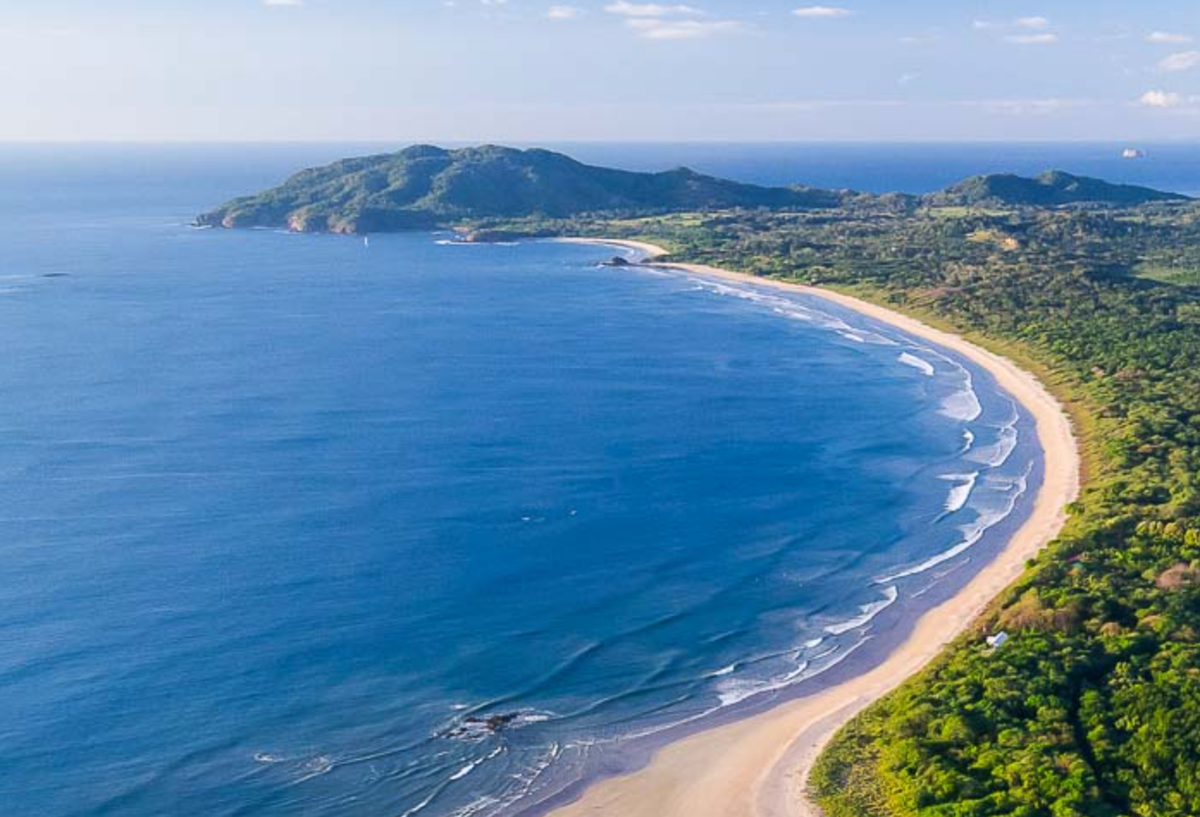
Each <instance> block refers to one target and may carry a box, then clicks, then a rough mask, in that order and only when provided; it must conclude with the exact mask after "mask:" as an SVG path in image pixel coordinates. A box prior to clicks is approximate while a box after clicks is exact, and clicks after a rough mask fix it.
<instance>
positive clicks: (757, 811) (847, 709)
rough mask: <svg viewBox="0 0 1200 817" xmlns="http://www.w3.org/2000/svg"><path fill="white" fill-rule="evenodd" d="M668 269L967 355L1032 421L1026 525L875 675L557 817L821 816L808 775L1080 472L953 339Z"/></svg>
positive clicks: (1005, 366) (1028, 538)
mask: <svg viewBox="0 0 1200 817" xmlns="http://www.w3.org/2000/svg"><path fill="white" fill-rule="evenodd" d="M564 240H567V241H571V242H573V243H588V244H607V245H611V246H615V247H622V248H626V249H631V250H634V251H636V252H637V253H639V254H642V255H643V256H644V257H646V258H653V257H654V256H658V255H665V254H666V251H665V250H663V249H662V248H660V247H657V246H655V245H653V244H647V243H645V242H636V241H610V240H597V239H564ZM664 266H667V267H671V268H675V269H680V270H685V271H688V272H693V273H699V274H703V275H706V276H712V277H718V278H726V279H730V280H734V281H738V282H742V283H745V282H751V283H754V284H757V285H759V286H767V287H774V288H778V289H782V290H788V291H792V292H802V293H805V294H809V295H815V296H817V297H820V298H824V299H826V300H828V301H832V302H834V303H838V304H841V305H843V306H846V307H849V308H851V309H854V310H856V311H858V312H860V313H862V314H864V315H868V316H870V317H872V318H875V319H877V320H881V321H885V322H887V323H889V324H891V325H892V326H895V327H897V328H898V329H901V330H903V331H905V332H907V333H909V334H912V335H915V336H917V337H920V338H923V339H925V340H928V341H931V342H932V343H935V344H938V345H940V346H943V347H945V348H948V349H952V350H954V351H955V352H958V353H959V354H961V355H963V356H964V357H966V358H969V359H970V360H972V361H974V362H975V363H977V364H978V365H980V366H982V367H984V368H985V369H987V370H988V371H989V372H991V373H992V374H993V375H994V376H995V378H996V380H997V382H998V383H999V384H1000V386H1001V387H1002V388H1003V389H1004V390H1005V391H1007V392H1008V393H1009V394H1010V395H1012V396H1013V397H1014V398H1016V399H1017V400H1018V401H1019V402H1020V403H1021V404H1022V405H1024V406H1025V408H1026V410H1027V411H1028V412H1029V413H1030V415H1032V417H1033V418H1034V422H1035V424H1036V426H1037V432H1038V437H1039V439H1040V442H1041V447H1042V451H1043V456H1044V463H1045V476H1044V481H1043V484H1042V487H1041V490H1040V491H1039V492H1038V494H1037V497H1036V499H1035V501H1034V507H1033V510H1032V512H1031V513H1030V515H1029V518H1028V519H1027V520H1026V521H1025V523H1024V524H1023V525H1022V526H1021V527H1020V529H1019V530H1018V531H1017V532H1016V533H1015V534H1014V535H1013V536H1012V538H1011V539H1010V541H1009V542H1008V543H1007V545H1006V546H1005V547H1004V549H1003V551H1002V552H1001V553H1000V555H998V556H997V557H996V558H995V559H994V560H993V561H992V562H990V563H989V564H988V565H987V566H985V567H984V568H983V569H982V570H980V572H979V573H978V574H977V575H976V576H975V577H974V578H972V579H971V580H970V581H969V582H968V583H967V584H966V585H965V586H964V587H963V589H962V590H961V591H960V592H959V593H958V594H956V595H955V596H954V597H953V598H951V599H950V600H948V601H946V602H944V603H943V604H941V605H939V606H938V607H935V608H934V609H932V610H930V611H928V612H927V613H925V614H924V615H923V616H922V617H921V618H920V619H919V620H918V621H917V622H916V625H915V627H914V628H913V630H912V633H911V635H910V636H909V637H908V638H907V639H906V640H904V641H903V642H902V643H901V644H900V645H899V646H898V647H897V648H896V649H895V650H893V651H892V652H891V654H889V655H888V656H887V657H886V658H885V659H884V660H883V662H882V663H880V664H879V665H877V666H876V667H875V668H874V669H871V670H870V671H868V672H866V673H864V674H862V675H859V676H857V677H855V678H853V679H851V680H849V681H846V682H845V683H841V684H837V685H834V686H830V687H827V688H825V689H823V690H822V691H820V692H817V693H815V694H813V695H810V696H808V697H804V698H799V699H797V700H794V701H791V702H788V703H785V704H782V705H780V706H779V707H776V708H775V709H772V710H769V711H767V712H764V713H762V714H759V715H755V716H753V717H749V718H747V719H745V720H741V721H737V722H735V723H730V724H727V725H724V726H719V727H716V728H714V729H711V730H709V731H704V732H699V733H697V734H694V735H691V736H690V737H687V738H684V739H682V740H680V741H678V742H676V743H672V744H669V745H667V746H665V747H663V748H662V749H661V750H659V751H658V753H657V754H655V756H654V757H653V759H652V760H651V762H650V764H649V765H647V766H646V767H645V768H643V769H641V770H640V771H637V772H634V773H633V774H630V775H626V776H623V777H615V778H611V779H607V780H602V781H600V782H598V783H596V784H595V785H593V786H591V787H590V788H588V789H587V790H586V791H585V792H584V794H583V796H582V797H581V798H580V799H579V800H577V801H576V802H574V803H572V804H570V805H567V806H565V807H563V808H561V809H558V810H556V811H554V812H553V815H554V817H582V815H592V816H594V815H606V816H607V817H796V816H797V815H805V816H806V817H810V816H812V815H818V814H819V813H820V812H819V811H818V810H817V809H816V808H815V807H813V806H812V805H811V804H809V803H808V802H807V801H806V799H805V798H804V792H803V787H804V783H805V781H806V779H807V777H808V772H809V769H810V768H811V767H812V763H813V761H814V760H815V758H816V757H817V755H818V754H819V753H820V750H821V748H822V747H823V746H824V745H825V743H826V742H827V741H828V740H829V739H830V737H832V735H833V734H834V733H835V732H836V731H837V730H838V728H839V727H841V726H842V725H843V724H844V723H845V722H846V721H847V720H849V719H850V718H851V717H852V716H853V715H854V714H856V713H857V712H859V711H861V710H862V709H863V708H864V707H866V706H867V705H868V704H870V703H871V702H872V701H874V700H876V699H878V698H879V697H881V696H882V695H885V694H886V693H887V692H889V691H890V690H892V689H894V688H895V687H896V686H897V685H899V684H900V683H901V682H903V681H904V680H905V679H906V678H908V677H909V676H911V675H913V674H914V673H916V672H917V671H918V670H920V669H921V668H922V667H923V666H925V665H926V664H927V663H928V662H929V661H930V660H931V659H932V658H933V657H934V656H936V655H937V654H938V652H940V650H941V649H942V647H943V646H944V645H945V644H946V643H948V642H949V641H951V640H952V639H953V638H954V637H955V636H957V635H958V634H960V633H961V632H962V631H963V630H964V629H965V628H966V627H967V626H968V625H969V624H970V623H971V622H972V621H973V620H974V619H975V618H976V617H977V616H978V615H979V613H980V612H981V611H982V610H983V609H984V607H985V606H986V605H987V604H988V602H989V601H991V600H992V599H993V598H994V597H995V596H996V595H997V594H999V593H1000V592H1001V591H1002V590H1003V589H1004V588H1005V587H1006V586H1007V585H1009V584H1010V583H1012V582H1013V581H1014V580H1015V579H1016V578H1017V577H1018V576H1019V575H1020V574H1021V571H1022V570H1023V568H1024V565H1025V562H1026V560H1028V559H1029V558H1031V557H1033V556H1034V555H1035V554H1036V553H1037V552H1038V551H1039V550H1041V548H1042V547H1043V546H1044V545H1046V544H1047V543H1048V542H1049V541H1050V540H1052V539H1053V538H1054V537H1055V536H1056V535H1057V534H1058V532H1059V531H1060V530H1061V528H1062V526H1063V524H1064V522H1065V521H1066V513H1065V507H1066V505H1067V504H1068V503H1070V502H1071V501H1072V500H1074V499H1075V497H1076V496H1077V494H1078V491H1079V479H1080V477H1079V474H1080V460H1079V454H1078V448H1077V445H1076V442H1075V437H1074V434H1073V432H1072V430H1071V424H1070V421H1069V419H1068V417H1067V414H1066V412H1065V411H1064V410H1063V408H1062V406H1061V405H1060V404H1059V403H1058V401H1057V400H1055V399H1054V398H1053V397H1052V396H1051V395H1050V393H1049V392H1048V391H1047V390H1046V389H1045V388H1044V387H1043V386H1042V385H1041V383H1040V382H1038V380H1037V379H1036V378H1034V377H1033V376H1032V375H1030V374H1028V373H1027V372H1025V371H1023V370H1021V369H1019V368H1018V367H1017V366H1015V365H1014V364H1013V363H1012V362H1010V361H1009V360H1007V359H1006V358H1003V357H1001V356H999V355H996V354H993V353H991V352H988V351H987V350H985V349H982V348H980V347H978V346H976V345H974V344H972V343H969V342H967V341H966V340H964V339H963V338H961V337H959V336H958V335H954V334H951V333H948V332H943V331H940V330H938V329H934V328H932V327H930V326H926V325H925V324H923V323H921V322H920V321H917V320H915V319H913V318H910V317H907V316H905V315H901V314H899V313H897V312H893V311H891V310H888V309H885V308H883V307H880V306H876V305H874V304H870V303H867V302H865V301H862V300H859V299H857V298H853V297H850V296H847V295H841V294H838V293H834V292H828V291H825V290H822V289H819V288H816V287H809V286H803V285H799V284H790V283H785V282H781V281H773V280H770V279H765V278H756V277H754V276H750V275H745V274H741V273H736V272H730V271H728V270H722V269H717V268H714V267H708V266H703V265H695V264H667V265H664Z"/></svg>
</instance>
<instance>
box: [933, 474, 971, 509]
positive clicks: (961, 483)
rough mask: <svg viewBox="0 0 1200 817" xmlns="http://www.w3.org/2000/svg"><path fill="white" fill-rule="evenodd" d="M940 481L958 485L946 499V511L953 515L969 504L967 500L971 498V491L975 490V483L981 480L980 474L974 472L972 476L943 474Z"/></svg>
mask: <svg viewBox="0 0 1200 817" xmlns="http://www.w3.org/2000/svg"><path fill="white" fill-rule="evenodd" d="M938 479H943V480H946V481H947V482H956V483H958V484H957V485H955V486H954V487H953V488H951V489H950V494H949V495H948V496H947V497H946V505H945V511H946V513H948V514H951V513H954V512H955V511H957V510H960V509H962V507H963V506H964V505H966V504H967V500H968V499H970V498H971V491H973V490H974V489H975V481H976V480H977V479H979V472H978V471H972V472H971V473H970V474H943V475H942V476H940V477H938Z"/></svg>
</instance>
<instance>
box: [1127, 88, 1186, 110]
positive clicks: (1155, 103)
mask: <svg viewBox="0 0 1200 817" xmlns="http://www.w3.org/2000/svg"><path fill="white" fill-rule="evenodd" d="M1138 102H1140V103H1141V104H1143V105H1145V106H1147V107H1150V108H1177V107H1179V106H1180V105H1182V104H1183V103H1184V102H1185V100H1184V98H1183V97H1182V96H1180V95H1179V94H1177V93H1175V92H1174V91H1147V92H1146V93H1144V94H1142V95H1141V97H1140V98H1139V99H1138Z"/></svg>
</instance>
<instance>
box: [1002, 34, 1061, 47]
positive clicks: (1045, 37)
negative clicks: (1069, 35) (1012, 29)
mask: <svg viewBox="0 0 1200 817" xmlns="http://www.w3.org/2000/svg"><path fill="white" fill-rule="evenodd" d="M1004 41H1005V42H1006V43H1013V44H1014V45H1050V44H1052V43H1056V42H1058V35H1057V34H1052V33H1050V32H1046V33H1044V34H1010V35H1008V36H1007V37H1005V38H1004Z"/></svg>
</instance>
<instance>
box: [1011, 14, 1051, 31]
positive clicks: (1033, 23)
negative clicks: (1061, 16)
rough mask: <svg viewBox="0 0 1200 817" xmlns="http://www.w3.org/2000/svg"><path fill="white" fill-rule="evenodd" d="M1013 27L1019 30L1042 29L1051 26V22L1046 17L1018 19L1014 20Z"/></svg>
mask: <svg viewBox="0 0 1200 817" xmlns="http://www.w3.org/2000/svg"><path fill="white" fill-rule="evenodd" d="M1013 25H1014V26H1016V27H1017V28H1037V29H1042V28H1045V27H1046V26H1048V25H1050V21H1049V20H1047V19H1046V18H1045V17H1018V18H1017V19H1015V20H1013Z"/></svg>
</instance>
